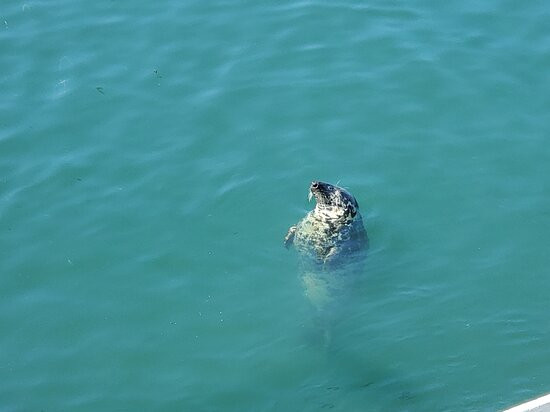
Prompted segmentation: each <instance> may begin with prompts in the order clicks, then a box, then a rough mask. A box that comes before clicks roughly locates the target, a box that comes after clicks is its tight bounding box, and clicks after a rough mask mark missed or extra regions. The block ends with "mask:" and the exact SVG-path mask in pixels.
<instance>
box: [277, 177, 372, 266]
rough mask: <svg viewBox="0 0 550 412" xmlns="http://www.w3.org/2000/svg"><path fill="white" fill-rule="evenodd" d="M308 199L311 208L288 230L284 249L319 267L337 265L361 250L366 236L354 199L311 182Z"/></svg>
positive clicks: (339, 188) (336, 188) (363, 248)
mask: <svg viewBox="0 0 550 412" xmlns="http://www.w3.org/2000/svg"><path fill="white" fill-rule="evenodd" d="M312 196H313V197H315V201H316V205H315V209H313V210H312V211H310V212H309V213H308V214H307V215H306V216H305V217H304V218H303V219H302V220H301V221H300V222H298V224H296V225H295V226H292V227H291V228H290V229H289V231H288V233H287V236H286V237H285V246H286V247H289V246H290V245H291V244H294V246H295V247H296V249H297V250H298V252H300V255H301V256H302V257H304V258H305V259H307V260H309V261H310V262H312V263H316V264H322V265H333V264H339V263H341V262H343V261H345V260H348V259H353V258H354V256H356V255H357V254H359V253H361V252H362V251H364V250H365V249H366V247H367V246H368V237H367V232H366V231H365V228H364V226H363V220H362V218H361V214H360V213H359V205H358V203H357V200H355V197H353V195H352V194H351V193H349V192H348V191H347V190H345V189H343V188H341V187H338V186H335V185H332V184H330V183H324V182H313V183H311V186H310V196H309V197H310V198H311V197H312Z"/></svg>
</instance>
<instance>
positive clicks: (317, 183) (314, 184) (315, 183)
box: [311, 180, 319, 189]
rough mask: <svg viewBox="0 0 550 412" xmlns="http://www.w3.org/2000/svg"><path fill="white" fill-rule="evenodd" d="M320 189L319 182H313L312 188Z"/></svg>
mask: <svg viewBox="0 0 550 412" xmlns="http://www.w3.org/2000/svg"><path fill="white" fill-rule="evenodd" d="M318 187H319V182H317V181H315V180H314V181H313V182H311V188H312V189H317V188H318Z"/></svg>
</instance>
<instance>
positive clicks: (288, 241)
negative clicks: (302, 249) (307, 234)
mask: <svg viewBox="0 0 550 412" xmlns="http://www.w3.org/2000/svg"><path fill="white" fill-rule="evenodd" d="M295 234H296V226H291V227H290V229H288V233H287V234H286V236H285V247H286V248H287V249H288V248H289V247H290V245H291V244H292V243H294V235H295Z"/></svg>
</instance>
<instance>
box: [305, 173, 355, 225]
mask: <svg viewBox="0 0 550 412" xmlns="http://www.w3.org/2000/svg"><path fill="white" fill-rule="evenodd" d="M312 197H315V201H316V203H317V204H316V206H315V213H316V214H317V215H319V217H321V218H325V219H326V220H338V221H342V222H350V221H352V220H353V218H354V217H355V216H356V215H357V211H358V210H359V204H358V203H357V200H355V197H353V195H352V194H351V193H349V192H348V191H347V190H345V189H343V188H341V187H338V186H334V185H331V184H330V183H325V182H317V181H315V182H312V183H311V186H310V187H309V196H308V199H309V200H311V198H312Z"/></svg>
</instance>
